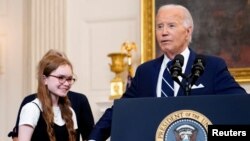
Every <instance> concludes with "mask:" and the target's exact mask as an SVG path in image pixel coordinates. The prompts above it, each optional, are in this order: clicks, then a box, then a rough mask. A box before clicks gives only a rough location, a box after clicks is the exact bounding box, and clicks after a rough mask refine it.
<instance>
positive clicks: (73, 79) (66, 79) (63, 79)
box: [49, 75, 76, 84]
mask: <svg viewBox="0 0 250 141" xmlns="http://www.w3.org/2000/svg"><path fill="white" fill-rule="evenodd" d="M49 76H51V77H55V78H57V79H58V81H59V83H61V84H63V83H65V82H66V81H67V82H68V83H69V84H73V83H74V82H75V81H76V79H75V78H73V77H72V76H70V77H66V76H64V75H59V76H55V75H49Z"/></svg>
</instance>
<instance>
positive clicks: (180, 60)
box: [173, 54, 184, 67]
mask: <svg viewBox="0 0 250 141" xmlns="http://www.w3.org/2000/svg"><path fill="white" fill-rule="evenodd" d="M176 63H180V66H181V67H182V66H183V63H184V57H183V56H182V55H181V54H177V55H176V56H175V57H174V60H173V64H176Z"/></svg>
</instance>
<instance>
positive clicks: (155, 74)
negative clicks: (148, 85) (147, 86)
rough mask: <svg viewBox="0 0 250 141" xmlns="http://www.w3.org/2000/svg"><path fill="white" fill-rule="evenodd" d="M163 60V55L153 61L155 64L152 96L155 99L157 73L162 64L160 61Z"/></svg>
mask: <svg viewBox="0 0 250 141" xmlns="http://www.w3.org/2000/svg"><path fill="white" fill-rule="evenodd" d="M163 58H164V55H162V56H161V57H159V58H157V59H156V60H155V63H153V69H154V70H153V73H154V74H153V75H152V76H153V81H152V82H153V84H152V85H153V90H154V93H153V94H154V96H155V97H156V96H157V93H156V91H157V82H158V77H159V73H160V69H161V64H162V61H163Z"/></svg>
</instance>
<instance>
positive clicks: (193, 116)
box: [155, 110, 212, 141]
mask: <svg viewBox="0 0 250 141" xmlns="http://www.w3.org/2000/svg"><path fill="white" fill-rule="evenodd" d="M208 125H212V122H211V121H210V120H209V119H208V118H207V117H206V116H204V115H203V114H201V113H199V112H197V111H193V110H179V111H176V112H173V113H171V114H169V115H167V116H166V117H165V118H164V119H163V120H162V121H161V123H160V125H159V126H158V128H157V131H156V135H155V141H207V132H208Z"/></svg>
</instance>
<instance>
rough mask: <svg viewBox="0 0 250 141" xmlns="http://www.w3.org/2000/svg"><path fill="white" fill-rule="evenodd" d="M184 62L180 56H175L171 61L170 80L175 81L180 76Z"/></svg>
mask: <svg viewBox="0 0 250 141" xmlns="http://www.w3.org/2000/svg"><path fill="white" fill-rule="evenodd" d="M183 62H184V57H183V56H182V55H181V54H177V55H176V56H175V58H174V59H173V62H172V64H171V65H172V66H171V67H170V73H171V76H172V78H174V79H176V78H177V77H178V76H179V75H181V74H182V66H183Z"/></svg>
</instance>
